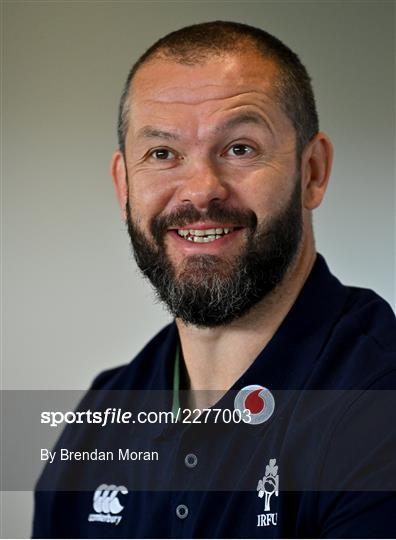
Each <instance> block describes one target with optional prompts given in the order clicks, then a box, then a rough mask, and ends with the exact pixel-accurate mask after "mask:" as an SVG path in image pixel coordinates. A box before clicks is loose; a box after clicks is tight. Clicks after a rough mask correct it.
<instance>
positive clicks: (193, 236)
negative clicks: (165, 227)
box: [174, 227, 238, 244]
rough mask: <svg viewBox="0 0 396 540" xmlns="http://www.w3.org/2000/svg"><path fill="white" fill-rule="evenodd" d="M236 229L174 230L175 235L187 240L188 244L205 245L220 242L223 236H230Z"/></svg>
mask: <svg viewBox="0 0 396 540" xmlns="http://www.w3.org/2000/svg"><path fill="white" fill-rule="evenodd" d="M237 228H238V227H210V228H207V229H195V228H194V229H193V228H191V229H186V228H183V229H174V230H175V231H176V232H177V234H178V235H179V236H180V237H181V238H183V239H184V240H187V241H188V242H195V243H198V244H204V243H205V244H207V243H209V242H215V241H216V240H220V239H221V238H223V237H224V236H227V235H228V234H231V233H232V232H233V231H234V230H235V229H237Z"/></svg>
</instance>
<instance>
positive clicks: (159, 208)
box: [129, 174, 173, 224]
mask: <svg viewBox="0 0 396 540" xmlns="http://www.w3.org/2000/svg"><path fill="white" fill-rule="evenodd" d="M172 193H173V187H172V185H171V183H170V182H167V181H166V178H161V179H160V180H158V179H157V180H156V181H155V180H154V179H153V178H152V177H151V178H148V177H147V176H146V175H143V174H140V175H139V174H136V175H134V176H133V177H132V178H130V180H129V203H130V205H131V209H132V211H133V212H134V215H135V217H136V218H137V219H139V221H141V222H142V223H143V224H144V223H145V222H147V221H148V220H151V219H152V218H153V217H155V216H157V215H159V214H161V213H162V212H163V210H164V208H166V206H167V204H168V202H169V200H170V199H171V197H172Z"/></svg>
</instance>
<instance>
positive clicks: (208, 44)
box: [118, 21, 319, 156]
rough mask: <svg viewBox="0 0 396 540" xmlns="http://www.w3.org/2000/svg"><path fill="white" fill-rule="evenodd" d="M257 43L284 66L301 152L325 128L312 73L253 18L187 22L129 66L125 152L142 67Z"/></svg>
mask: <svg viewBox="0 0 396 540" xmlns="http://www.w3.org/2000/svg"><path fill="white" fill-rule="evenodd" d="M249 47H250V48H253V49H255V50H257V51H258V52H259V53H260V54H261V55H262V56H263V57H264V58H266V59H272V60H274V61H275V63H276V64H277V66H278V68H279V75H278V77H277V80H276V83H275V86H276V94H277V98H278V100H279V104H280V106H281V107H282V108H283V110H284V111H285V114H286V115H287V116H288V118H289V119H290V120H291V122H292V124H293V126H294V128H295V130H296V139H297V155H298V156H300V155H301V152H302V150H303V148H304V146H305V145H306V143H307V142H308V141H310V140H311V139H312V137H313V136H314V135H315V134H316V133H317V132H318V130H319V120H318V114H317V110H316V105H315V98H314V94H313V90H312V85H311V78H310V76H309V75H308V72H307V70H306V68H305V67H304V65H303V64H302V63H301V61H300V59H299V57H298V56H297V54H296V53H294V52H293V51H292V50H291V49H289V47H287V46H286V45H285V44H284V43H282V42H281V41H280V40H279V39H278V38H276V37H275V36H273V35H271V34H269V33H268V32H265V31H264V30H261V29H260V28H255V27H253V26H249V25H247V24H242V23H236V22H229V21H213V22H205V23H200V24H194V25H192V26H186V27H184V28H181V29H180V30H176V31H175V32H171V33H170V34H167V35H166V36H165V37H163V38H161V39H159V40H158V41H156V42H155V43H154V44H153V45H152V46H151V47H150V48H149V49H147V51H146V52H145V53H144V54H143V55H142V56H141V57H140V58H139V59H138V60H137V61H136V62H135V64H134V65H133V66H132V68H131V70H130V71H129V74H128V77H127V80H126V83H125V86H124V89H123V92H122V95H121V100H120V105H119V113H118V144H119V148H120V150H121V152H122V153H124V152H125V137H126V134H127V129H128V113H129V89H130V86H131V82H132V80H133V77H134V76H135V74H136V72H137V70H138V69H139V68H140V67H141V66H142V65H143V64H145V63H146V62H148V61H149V60H151V59H153V58H166V59H170V60H174V61H175V62H178V63H181V64H187V65H194V64H200V63H201V64H202V63H204V62H205V61H207V60H208V59H209V58H210V57H211V56H217V55H222V54H225V53H233V52H241V51H243V50H246V49H249Z"/></svg>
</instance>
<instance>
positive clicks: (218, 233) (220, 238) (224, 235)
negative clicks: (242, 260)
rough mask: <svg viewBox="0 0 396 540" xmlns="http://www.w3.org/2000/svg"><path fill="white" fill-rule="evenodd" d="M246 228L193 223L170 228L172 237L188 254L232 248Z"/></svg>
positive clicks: (215, 251) (216, 251)
mask: <svg viewBox="0 0 396 540" xmlns="http://www.w3.org/2000/svg"><path fill="white" fill-rule="evenodd" d="M244 229H245V227H239V226H235V225H231V224H226V225H224V224H220V223H213V222H212V223H202V222H201V223H193V224H190V225H186V226H183V227H172V228H170V229H168V234H169V236H170V238H172V239H173V241H174V242H176V244H175V245H176V246H178V247H179V248H181V249H182V250H183V251H184V253H186V254H194V253H201V252H203V253H208V254H210V253H212V254H215V253H218V250H219V249H220V250H223V249H230V247H231V246H232V245H234V242H235V239H236V238H237V237H238V236H239V234H240V233H241V232H242V231H243V230H244Z"/></svg>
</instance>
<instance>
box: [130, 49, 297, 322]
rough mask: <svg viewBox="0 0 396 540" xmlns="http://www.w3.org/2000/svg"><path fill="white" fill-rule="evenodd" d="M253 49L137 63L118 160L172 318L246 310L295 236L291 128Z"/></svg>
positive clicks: (143, 258)
mask: <svg viewBox="0 0 396 540" xmlns="http://www.w3.org/2000/svg"><path fill="white" fill-rule="evenodd" d="M275 80H276V67H275V65H274V64H273V63H272V62H271V61H269V60H268V61H267V60H263V59H262V58H260V57H259V56H258V55H257V54H256V53H253V52H250V53H244V54H241V55H235V54H232V55H231V54H230V55H226V56H223V57H221V58H216V57H214V58H212V59H210V60H209V61H208V62H207V63H205V64H202V65H195V66H186V65H181V64H178V63H175V62H168V61H165V60H154V61H151V62H149V63H148V64H146V65H144V66H142V67H141V68H140V69H139V71H138V72H137V74H136V76H135V79H134V82H133V88H132V93H131V110H130V118H129V129H128V133H127V137H126V145H125V159H126V168H127V175H128V183H129V184H128V185H129V195H128V206H127V219H128V227H129V232H130V234H131V240H132V245H133V247H134V251H135V255H136V258H137V261H138V264H139V266H140V268H141V269H142V271H143V272H144V273H145V274H146V275H147V276H148V277H149V278H150V279H151V281H152V282H153V284H154V286H155V287H156V288H157V291H158V294H159V296H160V297H161V298H162V299H163V300H164V301H165V302H166V303H167V304H168V307H169V308H170V310H171V311H172V313H173V314H174V315H175V316H176V317H180V318H181V319H182V320H184V321H185V322H186V323H192V324H196V325H199V326H216V325H219V324H225V323H228V322H230V321H232V320H233V319H235V318H237V317H240V316H241V315H243V314H244V313H246V312H247V311H248V310H249V309H250V308H251V307H252V306H253V305H255V304H256V303H257V302H258V301H260V300H261V299H262V298H263V297H264V296H265V295H267V294H268V293H269V292H270V291H271V290H272V289H273V288H274V287H275V286H276V285H277V284H278V283H279V282H280V281H281V280H282V278H283V276H284V274H285V272H286V270H287V268H288V266H290V264H291V262H292V260H293V257H294V256H295V254H296V251H297V249H298V246H299V242H300V239H301V229H302V213H301V212H302V210H301V186H300V176H299V171H298V167H297V162H296V137H295V131H294V129H293V127H292V125H291V122H290V120H289V119H288V118H287V116H286V115H285V113H284V112H283V111H282V109H281V107H280V105H279V104H278V103H277V100H276V96H275V93H274V90H273V85H274V82H275Z"/></svg>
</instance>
